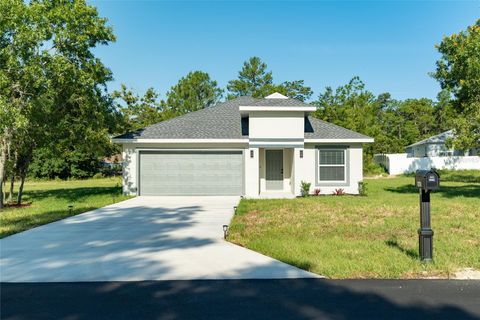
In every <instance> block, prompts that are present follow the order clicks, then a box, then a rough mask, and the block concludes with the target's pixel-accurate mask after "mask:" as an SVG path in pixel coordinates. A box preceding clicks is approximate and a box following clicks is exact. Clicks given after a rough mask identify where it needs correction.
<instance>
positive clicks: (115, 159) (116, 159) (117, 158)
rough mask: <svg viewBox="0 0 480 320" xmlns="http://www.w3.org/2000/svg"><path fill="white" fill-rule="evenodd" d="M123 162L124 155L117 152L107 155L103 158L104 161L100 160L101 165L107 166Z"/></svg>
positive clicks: (110, 166)
mask: <svg viewBox="0 0 480 320" xmlns="http://www.w3.org/2000/svg"><path fill="white" fill-rule="evenodd" d="M122 162H123V160H122V155H121V154H115V155H112V156H110V157H105V158H103V160H102V161H100V165H101V166H102V167H105V168H110V169H112V168H114V167H115V166H117V165H119V164H121V163H122Z"/></svg>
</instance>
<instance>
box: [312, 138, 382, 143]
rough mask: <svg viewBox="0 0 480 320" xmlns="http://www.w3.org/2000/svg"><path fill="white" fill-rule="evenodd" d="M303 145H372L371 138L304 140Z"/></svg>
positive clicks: (372, 140)
mask: <svg viewBox="0 0 480 320" xmlns="http://www.w3.org/2000/svg"><path fill="white" fill-rule="evenodd" d="M304 141H305V143H373V142H374V139H373V138H354V139H341V138H337V139H315V138H314V139H305V140H304Z"/></svg>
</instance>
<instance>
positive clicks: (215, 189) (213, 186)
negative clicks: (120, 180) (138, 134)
mask: <svg viewBox="0 0 480 320" xmlns="http://www.w3.org/2000/svg"><path fill="white" fill-rule="evenodd" d="M139 161H140V174H139V176H140V184H139V185H140V195H144V196H157V195H241V194H243V157H242V151H141V152H140V159H139Z"/></svg>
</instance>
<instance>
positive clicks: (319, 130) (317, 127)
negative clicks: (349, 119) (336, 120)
mask: <svg viewBox="0 0 480 320" xmlns="http://www.w3.org/2000/svg"><path fill="white" fill-rule="evenodd" d="M305 139H371V138H370V137H368V136H366V135H363V134H361V133H358V132H355V131H352V130H349V129H345V128H344V127H340V126H337V125H335V124H333V123H329V122H326V121H323V120H320V119H317V118H314V117H312V116H308V117H305Z"/></svg>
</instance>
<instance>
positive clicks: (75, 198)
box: [0, 177, 130, 238]
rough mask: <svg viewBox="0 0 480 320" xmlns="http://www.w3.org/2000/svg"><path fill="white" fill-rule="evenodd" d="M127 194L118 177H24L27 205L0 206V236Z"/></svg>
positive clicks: (91, 207) (105, 203)
mask: <svg viewBox="0 0 480 320" xmlns="http://www.w3.org/2000/svg"><path fill="white" fill-rule="evenodd" d="M128 198H130V197H128V196H124V195H122V190H121V178H119V177H113V178H104V179H87V180H72V181H62V180H52V181H27V182H26V184H25V191H24V198H23V199H24V203H26V204H29V205H27V206H25V207H22V208H17V207H6V208H4V209H1V210H0V238H3V237H6V236H8V235H11V234H14V233H18V232H21V231H25V230H28V229H31V228H34V227H37V226H40V225H43V224H46V223H50V222H53V221H56V220H60V219H64V218H66V217H69V216H73V215H77V214H79V213H82V212H86V211H89V210H93V209H97V208H100V207H104V206H106V205H109V204H112V203H115V202H119V201H123V200H126V199H128ZM69 205H72V206H73V207H72V208H71V210H70V208H69V207H68V206H69Z"/></svg>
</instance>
